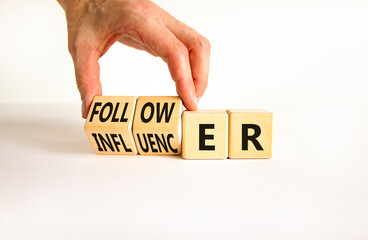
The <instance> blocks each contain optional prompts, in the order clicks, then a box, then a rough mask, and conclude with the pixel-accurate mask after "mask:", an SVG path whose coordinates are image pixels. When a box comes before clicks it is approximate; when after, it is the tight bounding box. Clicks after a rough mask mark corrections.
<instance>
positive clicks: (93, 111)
mask: <svg viewBox="0 0 368 240" xmlns="http://www.w3.org/2000/svg"><path fill="white" fill-rule="evenodd" d="M136 100H137V98H136V97H133V96H129V97H115V96H114V97H111V96H96V97H94V99H93V102H92V105H91V108H90V110H89V113H88V117H87V119H86V123H85V125H84V129H85V131H86V133H87V136H88V139H89V141H90V142H91V144H92V147H93V149H94V150H95V152H96V154H120V155H135V154H137V148H136V146H135V143H134V139H133V135H132V124H133V114H134V109H135V104H136Z"/></svg>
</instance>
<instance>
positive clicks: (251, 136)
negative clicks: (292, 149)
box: [227, 109, 273, 158]
mask: <svg viewBox="0 0 368 240" xmlns="http://www.w3.org/2000/svg"><path fill="white" fill-rule="evenodd" d="M227 113H228V114H229V158H271V157H272V118H273V116H272V113H270V112H267V111H264V110H245V109H229V110H227Z"/></svg>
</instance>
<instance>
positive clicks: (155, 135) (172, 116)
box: [133, 96, 183, 155]
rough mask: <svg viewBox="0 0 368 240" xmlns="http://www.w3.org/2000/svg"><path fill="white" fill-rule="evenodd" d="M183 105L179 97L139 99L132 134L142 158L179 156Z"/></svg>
mask: <svg viewBox="0 0 368 240" xmlns="http://www.w3.org/2000/svg"><path fill="white" fill-rule="evenodd" d="M182 111H183V104H182V102H181V99H180V98H179V97H177V96H167V97H165V96H160V97H154V96H142V97H139V98H138V100H137V106H136V110H135V114H134V123H133V134H134V139H135V142H136V146H137V149H138V152H139V154H141V155H180V154H181V134H180V123H181V118H180V116H181V113H182Z"/></svg>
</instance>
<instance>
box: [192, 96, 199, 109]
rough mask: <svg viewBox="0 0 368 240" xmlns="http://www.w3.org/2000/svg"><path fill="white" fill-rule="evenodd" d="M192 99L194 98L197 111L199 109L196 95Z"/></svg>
mask: <svg viewBox="0 0 368 240" xmlns="http://www.w3.org/2000/svg"><path fill="white" fill-rule="evenodd" d="M192 98H193V103H194V106H195V109H196V110H197V107H198V101H197V97H196V96H195V95H193V97H192Z"/></svg>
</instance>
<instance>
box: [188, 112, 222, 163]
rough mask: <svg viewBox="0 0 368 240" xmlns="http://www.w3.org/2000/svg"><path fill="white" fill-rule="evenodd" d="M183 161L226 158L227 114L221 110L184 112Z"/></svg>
mask: <svg viewBox="0 0 368 240" xmlns="http://www.w3.org/2000/svg"><path fill="white" fill-rule="evenodd" d="M182 123H183V126H182V132H183V143H182V148H183V153H182V156H183V158H185V159H225V158H227V147H228V143H227V141H228V136H227V126H228V123H227V114H226V112H225V111H222V110H198V111H184V112H183V114H182Z"/></svg>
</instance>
